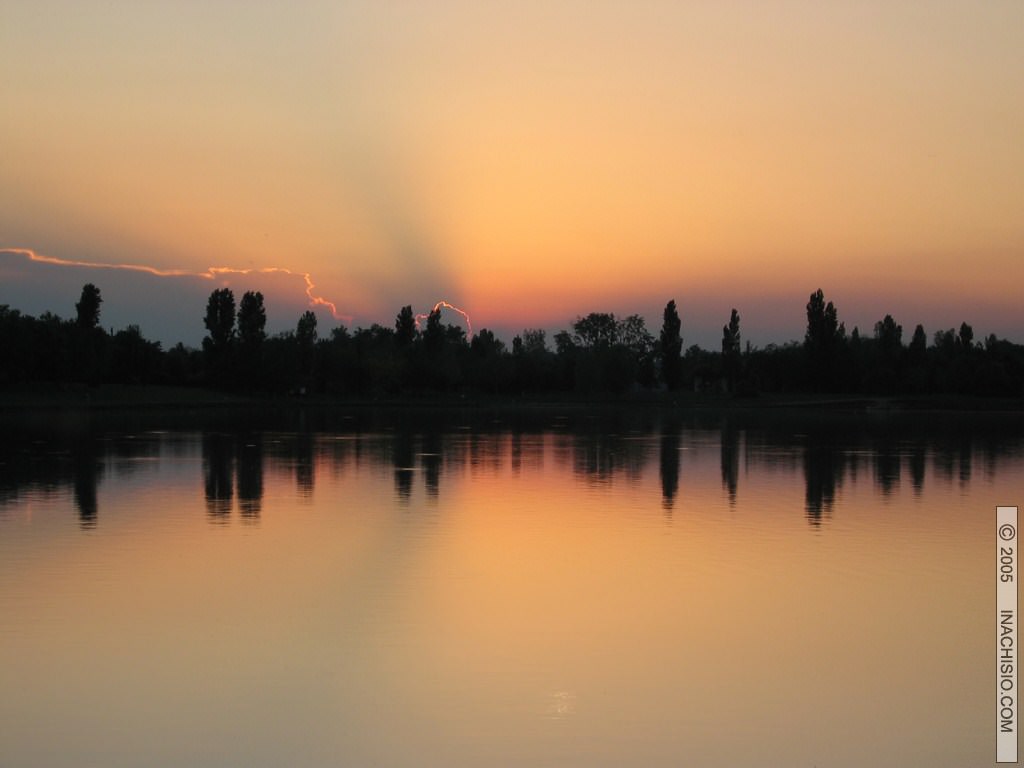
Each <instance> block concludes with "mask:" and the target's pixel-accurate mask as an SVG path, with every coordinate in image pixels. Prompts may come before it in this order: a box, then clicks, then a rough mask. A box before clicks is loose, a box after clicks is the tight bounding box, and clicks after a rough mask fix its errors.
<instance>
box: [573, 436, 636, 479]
mask: <svg viewBox="0 0 1024 768" xmlns="http://www.w3.org/2000/svg"><path fill="white" fill-rule="evenodd" d="M568 447H569V455H570V458H571V462H572V469H573V472H575V473H576V474H577V475H579V476H580V477H583V478H585V479H587V480H589V481H593V482H598V483H607V482H610V481H611V480H612V479H613V478H614V477H615V476H616V475H619V474H621V475H624V476H625V477H626V479H627V480H630V481H638V480H639V479H640V477H641V476H642V474H643V468H644V465H645V464H646V463H647V457H648V455H649V453H650V444H649V443H648V441H647V440H646V439H638V436H636V435H621V434H616V433H606V432H594V431H591V432H587V433H584V434H576V435H573V436H572V437H571V438H570V440H569V446H568Z"/></svg>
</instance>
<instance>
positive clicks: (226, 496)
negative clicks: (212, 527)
mask: <svg viewBox="0 0 1024 768" xmlns="http://www.w3.org/2000/svg"><path fill="white" fill-rule="evenodd" d="M202 449H203V485H204V489H205V492H206V514H207V515H209V517H210V519H211V521H225V520H226V519H227V517H228V516H229V515H230V514H231V500H232V498H233V482H232V480H233V477H232V475H233V471H234V462H235V441H234V438H233V437H232V436H231V435H228V434H224V433H222V432H207V433H205V434H204V435H203V439H202Z"/></svg>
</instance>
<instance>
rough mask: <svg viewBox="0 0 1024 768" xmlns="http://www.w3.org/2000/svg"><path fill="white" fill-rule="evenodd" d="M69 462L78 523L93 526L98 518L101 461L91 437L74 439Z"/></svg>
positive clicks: (84, 526)
mask: <svg viewBox="0 0 1024 768" xmlns="http://www.w3.org/2000/svg"><path fill="white" fill-rule="evenodd" d="M71 464H72V475H73V477H74V496H75V507H76V508H77V509H78V522H79V525H81V526H82V528H95V527H96V522H97V519H98V518H99V499H98V493H97V490H98V486H99V478H100V473H101V472H102V471H103V463H102V462H101V460H100V454H99V450H98V446H97V444H96V441H95V440H94V439H93V438H91V437H88V436H87V437H83V438H81V439H79V440H76V441H75V444H74V446H73V447H72V449H71Z"/></svg>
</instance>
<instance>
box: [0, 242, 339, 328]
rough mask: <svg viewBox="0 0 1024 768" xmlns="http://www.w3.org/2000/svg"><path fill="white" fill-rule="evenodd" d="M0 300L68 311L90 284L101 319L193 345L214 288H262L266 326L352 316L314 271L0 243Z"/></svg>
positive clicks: (36, 309)
mask: <svg viewBox="0 0 1024 768" xmlns="http://www.w3.org/2000/svg"><path fill="white" fill-rule="evenodd" d="M0 277H2V281H0V304H7V305H9V306H11V307H12V308H15V309H18V310H21V311H22V312H26V313H28V314H33V315H38V314H41V313H43V312H53V313H54V314H56V315H58V316H61V317H68V316H71V315H73V314H74V304H75V301H77V299H78V297H79V295H80V291H81V287H82V285H84V284H85V283H94V284H95V285H97V286H98V287H99V288H100V292H101V294H102V297H103V300H104V301H103V308H102V310H103V311H102V314H101V318H102V322H103V325H105V326H107V327H111V328H114V329H119V328H122V327H125V326H127V325H129V324H133V325H138V326H139V328H140V330H141V331H142V333H143V335H144V336H146V337H147V338H152V339H156V340H159V341H161V342H163V343H164V344H165V345H173V344H175V343H177V342H178V341H181V342H184V343H185V344H187V345H190V346H195V345H197V344H198V343H199V341H200V340H201V339H202V336H203V335H204V333H205V330H204V328H203V323H202V318H203V313H204V311H205V307H206V300H207V298H208V296H209V294H210V292H212V291H213V290H215V289H217V288H221V287H228V288H231V289H232V291H234V292H235V293H236V300H239V299H241V294H242V293H244V292H245V291H247V290H256V291H261V292H262V293H263V294H264V296H265V299H266V303H267V324H268V330H270V331H271V332H277V331H280V330H284V329H286V328H290V327H292V326H293V325H294V323H295V321H296V320H297V318H298V316H299V315H300V314H301V312H302V311H304V310H305V309H313V310H314V311H315V312H317V313H318V314H319V315H321V320H322V321H323V322H325V323H331V322H351V317H349V316H347V315H344V314H342V313H341V312H340V311H339V310H338V307H337V306H336V305H335V303H334V302H332V301H331V300H330V299H328V298H326V297H325V296H322V295H321V294H319V293H318V292H317V288H316V284H315V283H314V281H313V278H312V276H311V275H310V274H309V273H307V272H300V271H296V270H292V269H288V268H285V267H262V268H253V269H237V268H234V267H208V268H207V269H205V270H203V271H198V272H196V271H190V270H184V269H157V268H154V267H150V266H146V265H142V264H127V263H124V264H122V263H105V262H92V261H83V260H76V259H66V258H61V257H55V256H49V255H44V254H39V253H36V252H35V251H33V250H31V249H28V248H0Z"/></svg>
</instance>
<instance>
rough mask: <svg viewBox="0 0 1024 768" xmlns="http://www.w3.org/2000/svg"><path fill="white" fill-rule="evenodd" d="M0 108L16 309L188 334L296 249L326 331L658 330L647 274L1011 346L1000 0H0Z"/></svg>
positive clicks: (8, 294)
mask: <svg viewBox="0 0 1024 768" xmlns="http://www.w3.org/2000/svg"><path fill="white" fill-rule="evenodd" d="M0 103H2V104H3V119H2V120H0V249H2V250H0V304H9V305H11V306H12V307H16V308H19V309H21V310H22V311H25V312H28V313H30V314H39V313H41V312H42V311H44V310H52V311H54V312H56V313H57V314H59V315H62V316H72V315H73V314H74V302H75V301H76V300H77V299H78V293H79V291H80V289H81V286H82V284H83V283H85V282H94V283H96V284H97V285H98V286H99V287H100V289H101V291H102V293H103V297H104V299H105V303H104V305H103V316H102V317H103V322H104V325H107V326H110V327H115V328H119V327H123V326H124V325H127V324H128V323H137V324H139V325H140V326H141V328H142V331H143V333H144V334H145V335H147V336H148V337H151V338H157V339H160V340H162V341H164V342H165V344H170V343H173V342H176V341H179V340H182V341H185V342H186V343H188V344H198V342H199V340H200V338H201V337H202V334H203V332H204V331H203V327H202V315H203V311H204V308H205V300H206V296H208V295H209V293H210V291H211V290H213V288H216V287H219V286H220V285H222V284H228V285H230V286H231V287H232V288H233V289H234V290H235V291H236V295H237V296H238V297H240V295H241V293H242V292H243V291H245V290H249V289H258V290H262V291H263V292H264V293H265V294H266V297H267V306H268V314H269V316H270V321H271V323H270V324H271V328H270V330H272V331H277V330H282V329H283V328H287V327H293V326H294V323H295V320H296V319H297V318H298V315H299V314H300V313H301V312H302V311H303V310H304V309H305V308H306V306H307V296H306V291H307V287H308V286H307V282H306V278H305V277H303V275H307V274H308V276H309V280H310V281H311V282H312V283H313V284H314V288H312V289H310V293H311V294H312V295H314V296H320V297H322V298H323V299H325V300H326V301H329V302H332V303H333V304H334V305H335V306H336V309H337V315H336V317H337V318H338V319H335V318H333V317H331V313H330V311H329V310H328V309H327V308H325V306H319V307H317V311H318V313H319V316H320V321H321V334H323V335H326V329H328V328H330V327H332V326H333V325H334V324H336V323H338V322H344V323H345V324H346V325H348V326H350V327H356V326H364V327H366V326H369V325H371V324H372V323H375V322H379V323H381V324H384V325H391V324H392V323H393V322H394V317H395V314H396V313H397V311H398V309H399V308H400V307H401V306H402V305H405V304H411V305H413V307H414V309H415V310H416V311H420V312H422V311H427V310H428V309H429V308H430V307H431V306H432V305H433V304H434V303H435V302H436V301H438V300H439V299H447V300H448V301H450V302H452V303H453V304H455V305H458V306H460V307H462V308H464V309H465V310H466V311H467V312H468V313H469V314H470V316H471V317H472V320H473V326H474V327H475V328H477V329H479V328H482V327H488V328H492V329H496V330H497V331H498V333H499V335H500V336H502V337H503V338H504V339H505V340H506V341H510V340H511V336H512V335H513V334H514V333H516V332H518V331H520V330H522V329H523V328H524V327H543V328H547V329H549V330H557V329H560V328H567V327H569V325H570V324H571V322H572V320H573V319H574V318H575V317H576V316H577V315H581V314H586V313H588V312H591V311H611V312H615V313H617V314H623V315H625V314H631V313H640V314H643V315H644V316H646V317H647V319H648V326H649V328H650V330H651V331H652V332H654V333H656V332H657V329H658V328H659V327H660V323H661V310H662V308H663V307H664V305H665V303H666V301H668V300H669V299H675V300H676V302H677V304H678V305H679V308H680V313H681V315H682V319H683V334H684V337H685V338H686V344H690V343H700V344H701V345H702V346H716V345H717V343H718V339H719V338H720V336H721V327H722V325H723V324H724V323H725V322H726V321H727V320H728V317H729V310H730V308H732V307H736V308H737V309H738V310H739V312H740V315H741V317H742V331H743V337H744V339H745V340H750V341H752V342H753V343H755V344H760V345H763V344H765V343H768V342H773V341H774V342H784V341H788V340H790V339H799V338H801V337H802V335H803V329H804V325H805V322H806V318H805V314H804V305H805V304H806V302H807V297H808V294H810V293H811V292H812V291H813V290H815V289H816V288H819V287H820V288H822V289H823V290H824V291H825V294H826V297H827V298H829V299H831V300H833V301H834V302H835V303H836V305H837V307H838V309H839V316H840V319H841V320H844V321H845V322H846V325H847V328H848V329H852V328H853V326H855V325H857V326H859V327H860V329H861V331H862V332H865V331H867V332H870V329H871V327H872V326H873V324H874V322H875V321H876V320H879V319H881V317H882V316H883V315H884V314H885V313H887V312H888V313H891V314H893V315H894V316H895V318H896V320H897V321H898V322H900V323H901V324H902V325H903V327H904V340H905V341H906V340H909V336H910V334H911V332H912V330H913V327H914V325H915V324H917V323H919V322H920V323H923V324H924V326H925V329H926V331H927V332H928V335H929V337H931V335H932V334H933V333H934V331H936V330H939V329H940V328H948V327H952V326H959V324H960V322H961V321H963V320H966V321H968V322H970V323H972V325H973V326H974V329H975V334H976V336H977V337H979V338H980V337H981V336H983V335H987V334H988V333H992V332H994V333H996V334H998V335H999V336H1007V337H1009V338H1011V339H1013V340H1015V341H1018V342H1024V301H1022V299H1021V286H1022V285H1024V4H1022V3H1021V2H1019V0H1007V1H1005V2H1002V1H1000V0H987V1H986V2H984V3H968V2H956V3H953V2H945V1H944V0H932V1H931V2H915V3H909V2H907V3H881V2H879V3H873V2H783V1H778V2H774V1H773V2H764V1H763V0H758V1H757V2H711V1H710V0H709V1H708V2H642V1H640V2H628V3H627V2H604V1H602V0H589V1H587V2H558V3H555V2H533V1H532V0H516V1H515V2H488V3H481V2H470V1H469V0H465V1H463V0H433V1H432V2H399V1H395V2H344V1H341V0H334V2H302V3H285V2H256V1H254V2H238V1H236V0H230V1H229V0H205V1H203V2H199V1H198V0H182V1H181V2H152V1H148V0H141V1H140V0H134V1H133V2H110V1H108V0H104V1H103V2H99V1H98V0H31V1H28V0H24V1H23V0H9V1H8V2H5V3H4V4H3V5H2V6H0ZM32 255H37V256H42V257H46V258H48V259H49V260H50V262H49V263H43V262H40V261H33V260H32V258H31V257H32ZM89 264H103V265H108V266H106V267H103V268H100V267H94V266H93V267H91V266H88V265H89ZM116 265H134V266H136V267H143V268H146V269H148V270H150V271H145V270H141V269H132V270H123V269H114V268H112V267H113V266H116ZM214 267H226V268H229V269H231V270H267V269H270V268H282V269H285V270H288V271H289V272H291V273H293V274H288V273H287V272H263V273H259V272H256V273H254V272H249V273H248V274H242V273H241V272H210V269H211V268H214ZM446 319H448V320H449V321H450V322H456V321H459V320H460V318H459V317H458V316H457V315H450V316H448V317H447V318H446Z"/></svg>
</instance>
